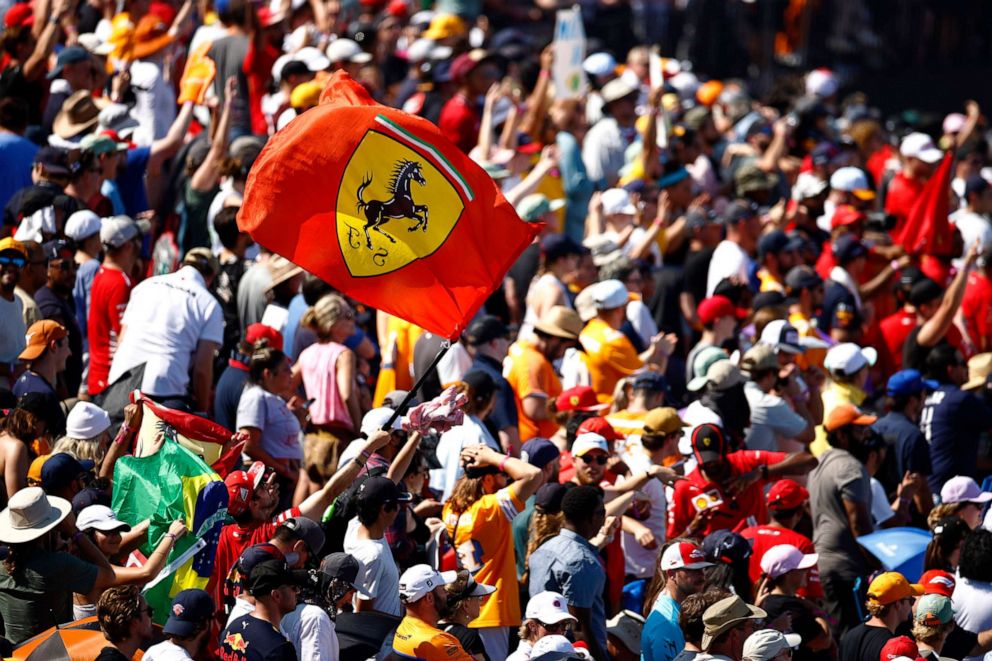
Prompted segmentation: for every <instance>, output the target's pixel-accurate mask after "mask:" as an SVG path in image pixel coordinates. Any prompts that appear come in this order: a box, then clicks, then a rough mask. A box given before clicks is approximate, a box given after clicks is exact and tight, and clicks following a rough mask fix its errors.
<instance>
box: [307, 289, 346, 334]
mask: <svg viewBox="0 0 992 661" xmlns="http://www.w3.org/2000/svg"><path fill="white" fill-rule="evenodd" d="M350 309H351V307H350V306H349V305H348V302H347V301H345V300H344V299H343V298H341V297H340V296H338V295H337V294H325V295H324V296H322V297H321V299H320V300H319V301H317V302H316V303H315V304H314V305H313V307H310V308H307V311H306V312H304V313H303V317H302V318H301V319H300V324H301V325H302V326H303V327H304V328H309V329H310V330H312V331H313V332H314V333H316V334H317V337H319V338H320V339H322V340H326V339H329V338H330V337H331V328H332V327H333V326H334V324H336V323H337V322H339V321H341V319H343V318H344V315H345V313H346V312H347V311H348V310H350Z"/></svg>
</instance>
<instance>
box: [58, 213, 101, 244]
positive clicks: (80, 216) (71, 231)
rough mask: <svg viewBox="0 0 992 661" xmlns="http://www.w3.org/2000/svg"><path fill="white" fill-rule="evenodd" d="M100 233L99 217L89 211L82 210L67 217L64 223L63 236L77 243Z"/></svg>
mask: <svg viewBox="0 0 992 661" xmlns="http://www.w3.org/2000/svg"><path fill="white" fill-rule="evenodd" d="M99 233H100V216H98V215H96V214H95V213H93V212H92V211H90V210H89V209H83V210H81V211H77V212H76V213H74V214H72V215H71V216H69V220H67V221H65V235H66V236H67V237H69V238H70V239H72V240H73V241H76V242H79V241H83V240H85V239H88V238H90V237H91V236H93V235H94V234H99Z"/></svg>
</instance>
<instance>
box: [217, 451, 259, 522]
mask: <svg viewBox="0 0 992 661" xmlns="http://www.w3.org/2000/svg"><path fill="white" fill-rule="evenodd" d="M263 477H265V464H263V463H262V462H261V461H256V462H255V463H253V464H252V465H251V466H250V467H249V468H248V470H246V471H232V472H231V473H229V474H228V476H227V477H226V478H224V484H225V485H226V486H227V500H228V502H227V511H228V512H229V513H230V514H231V516H239V515H241V514H243V513H244V512H246V511H248V503H249V501H251V495H252V494H253V493H255V489H257V488H258V486H259V485H260V484H261V483H262V478H263Z"/></svg>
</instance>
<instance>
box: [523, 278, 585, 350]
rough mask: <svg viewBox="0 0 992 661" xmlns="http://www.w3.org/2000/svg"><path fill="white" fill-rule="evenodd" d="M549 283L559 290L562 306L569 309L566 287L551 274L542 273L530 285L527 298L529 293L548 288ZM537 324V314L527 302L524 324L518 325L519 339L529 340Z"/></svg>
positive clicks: (569, 302)
mask: <svg viewBox="0 0 992 661" xmlns="http://www.w3.org/2000/svg"><path fill="white" fill-rule="evenodd" d="M548 283H551V284H553V285H555V286H557V287H558V288H559V289H561V294H562V301H563V302H562V303H561V304H562V305H564V306H565V307H568V308H571V307H573V306H572V300H571V298H569V296H568V287H566V286H565V283H563V282H562V281H561V280H559V279H558V278H556V277H555V276H554V274H553V273H544V274H542V275H540V276H538V277H537V278H536V279H535V280H534V282H532V283H531V285H530V289H529V290H528V292H529V293H528V295H527V298H530V293H533V292H535V291H539V290H541V289H543V288H545V287H547V286H548ZM537 322H538V318H537V312H536V311H535V310H534V306H533V305H532V304H531V302H530V301H527V311H526V312H524V322H523V323H522V324H521V325H520V333H519V337H522V338H529V337H530V336H531V334H532V333H533V331H534V324H536V323H537Z"/></svg>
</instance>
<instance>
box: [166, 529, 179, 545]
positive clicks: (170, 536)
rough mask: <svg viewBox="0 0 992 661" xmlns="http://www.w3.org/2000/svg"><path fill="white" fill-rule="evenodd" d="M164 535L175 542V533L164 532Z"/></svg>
mask: <svg viewBox="0 0 992 661" xmlns="http://www.w3.org/2000/svg"><path fill="white" fill-rule="evenodd" d="M165 536H166V537H168V538H169V539H171V540H172V543H173V544H175V543H176V534H175V533H172V532H167V533H165Z"/></svg>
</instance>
